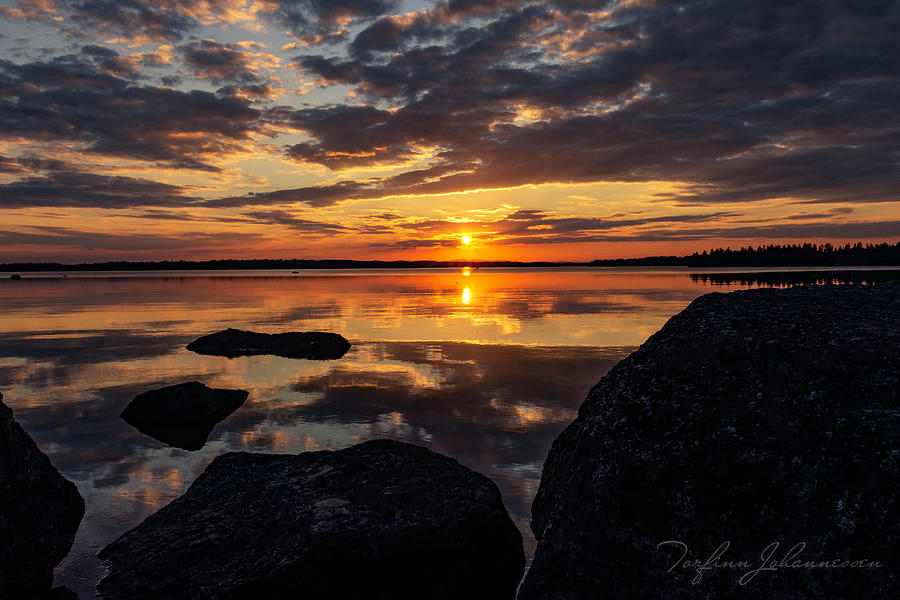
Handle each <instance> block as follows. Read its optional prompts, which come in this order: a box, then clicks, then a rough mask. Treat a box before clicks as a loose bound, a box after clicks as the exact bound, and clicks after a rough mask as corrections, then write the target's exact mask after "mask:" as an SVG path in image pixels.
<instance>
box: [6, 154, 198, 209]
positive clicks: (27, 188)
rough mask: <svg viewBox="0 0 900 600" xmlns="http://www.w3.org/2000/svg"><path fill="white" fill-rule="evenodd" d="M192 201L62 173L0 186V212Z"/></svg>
mask: <svg viewBox="0 0 900 600" xmlns="http://www.w3.org/2000/svg"><path fill="white" fill-rule="evenodd" d="M20 162H26V163H27V162H28V161H27V160H26V161H20ZM17 164H19V163H17ZM194 200H196V199H193V198H191V197H189V196H187V195H186V194H185V190H184V189H182V188H180V187H178V186H174V185H170V184H166V183H160V182H157V181H151V180H148V179H137V178H134V177H122V176H114V175H100V174H95V173H83V172H78V171H66V170H63V171H52V172H50V173H48V174H46V175H40V176H28V177H23V178H22V179H19V180H17V181H13V182H12V183H7V184H2V185H0V208H4V209H8V208H28V207H34V206H78V207H94V208H113V209H124V208H134V207H137V206H184V205H186V204H189V203H190V202H192V201H194Z"/></svg>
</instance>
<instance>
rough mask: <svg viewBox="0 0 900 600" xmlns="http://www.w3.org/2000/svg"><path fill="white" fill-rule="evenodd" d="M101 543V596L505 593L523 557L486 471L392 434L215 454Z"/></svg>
mask: <svg viewBox="0 0 900 600" xmlns="http://www.w3.org/2000/svg"><path fill="white" fill-rule="evenodd" d="M100 557H101V558H103V559H104V560H106V561H108V563H109V566H110V571H109V575H107V576H106V577H105V578H104V579H103V580H102V581H101V582H100V585H99V589H100V592H101V595H102V596H103V598H104V599H105V600H119V599H123V600H124V599H127V600H141V599H150V598H153V599H158V598H166V599H167V600H179V599H195V598H204V599H206V600H217V599H223V598H228V599H231V600H236V599H244V598H246V599H254V600H255V599H259V598H266V599H267V600H268V599H280V598H292V599H293V598H301V597H302V598H342V599H344V598H366V599H370V598H384V599H387V598H410V599H412V598H415V599H417V600H418V599H421V598H447V599H450V598H453V599H454V600H456V599H458V598H496V599H499V600H502V599H504V598H506V599H512V598H514V597H515V591H516V586H517V584H518V583H519V580H520V578H521V576H522V573H523V570H524V564H525V558H524V554H523V550H522V537H521V534H520V533H519V531H518V530H517V529H516V527H515V525H514V524H513V522H512V520H511V519H510V517H509V515H508V514H507V512H506V509H505V508H504V507H503V503H502V500H501V498H500V492H499V490H498V489H497V486H496V485H495V484H494V483H493V482H492V481H491V480H490V479H488V478H487V477H484V476H483V475H480V474H478V473H475V472H474V471H472V470H470V469H468V468H466V467H463V466H461V465H460V464H459V463H457V462H456V461H455V460H453V459H451V458H448V457H446V456H442V455H440V454H435V453H434V452H431V451H430V450H427V449H425V448H421V447H418V446H412V445H409V444H403V443H400V442H394V441H389V440H375V441H371V442H365V443H362V444H359V445H356V446H352V447H350V448H347V449H344V450H340V451H336V452H327V451H323V452H306V453H303V454H298V455H272V454H248V453H244V452H231V453H228V454H225V455H223V456H220V457H218V458H216V459H215V460H214V461H213V462H212V463H211V464H210V465H209V466H208V467H207V469H206V471H205V472H204V473H203V474H201V475H200V477H199V478H197V480H196V481H194V483H193V484H192V485H191V487H190V489H188V491H187V492H186V493H185V494H184V496H182V497H181V498H178V499H176V500H174V501H173V502H172V503H171V504H169V505H168V506H166V507H164V508H162V509H161V510H159V511H158V512H157V513H155V514H153V515H151V516H150V517H148V518H147V519H146V520H145V521H144V522H143V523H141V524H140V525H138V526H137V527H136V528H134V529H132V530H131V531H129V532H128V533H126V534H124V535H123V536H122V537H120V538H119V539H118V540H116V541H115V542H113V543H112V544H110V545H109V546H107V547H106V548H104V549H103V550H102V551H101V552H100Z"/></svg>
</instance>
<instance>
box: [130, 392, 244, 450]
mask: <svg viewBox="0 0 900 600" xmlns="http://www.w3.org/2000/svg"><path fill="white" fill-rule="evenodd" d="M247 395H248V392H247V391H245V390H223V389H214V388H209V387H206V386H205V385H203V384H202V383H200V382H199V381H189V382H187V383H179V384H178V385H172V386H169V387H164V388H160V389H158V390H150V391H147V392H144V393H142V394H138V395H137V396H135V398H134V400H132V401H131V402H130V403H129V404H128V406H126V407H125V410H124V411H122V419H124V420H125V421H126V422H127V423H128V424H129V425H131V426H133V427H134V428H135V429H137V430H138V431H140V432H141V433H145V434H147V435H149V436H150V437H153V438H156V439H157V440H159V441H161V442H163V443H165V444H169V445H170V446H175V447H176V448H183V449H185V450H199V449H200V448H202V447H203V445H204V444H206V440H207V438H208V437H209V434H210V433H211V432H212V430H213V427H215V426H216V423H218V422H219V421H221V420H222V419H224V418H225V417H227V416H228V415H230V414H231V413H233V412H234V411H236V410H237V409H238V407H240V406H241V404H243V403H244V400H246V399H247Z"/></svg>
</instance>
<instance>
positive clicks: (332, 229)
mask: <svg viewBox="0 0 900 600" xmlns="http://www.w3.org/2000/svg"><path fill="white" fill-rule="evenodd" d="M244 214H245V215H246V216H247V217H249V218H250V219H251V220H252V221H255V222H257V223H265V224H267V225H280V226H282V227H284V228H286V229H290V230H292V231H298V232H301V233H307V234H313V235H340V234H342V233H351V232H353V231H355V229H354V228H352V227H346V226H344V225H339V224H337V223H326V222H323V221H314V220H311V219H304V218H301V217H298V216H296V215H293V214H291V213H289V212H286V211H280V210H260V211H250V212H247V213H244Z"/></svg>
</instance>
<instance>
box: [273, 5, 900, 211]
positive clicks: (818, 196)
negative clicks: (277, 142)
mask: <svg viewBox="0 0 900 600" xmlns="http://www.w3.org/2000/svg"><path fill="white" fill-rule="evenodd" d="M456 4H457V3H448V4H442V5H440V6H439V7H438V8H436V9H434V11H431V12H426V13H420V14H419V15H418V16H417V17H415V18H411V19H401V18H396V17H385V18H383V19H381V20H379V21H376V22H375V23H374V24H373V25H372V26H371V27H369V28H368V29H366V30H364V31H363V32H362V33H360V34H359V35H358V36H357V38H356V40H355V41H354V42H353V44H352V47H351V54H352V58H349V59H348V58H339V57H335V58H325V57H323V56H320V55H312V56H304V57H299V58H298V60H297V65H298V66H299V67H300V68H302V69H303V70H305V71H308V72H310V73H312V74H314V75H316V76H317V77H319V78H321V79H322V80H323V81H324V82H327V83H340V84H350V85H354V86H356V87H357V89H358V91H359V92H360V93H361V94H363V96H364V97H367V98H369V99H370V102H371V105H370V106H360V105H353V106H350V105H347V106H332V107H323V108H319V109H312V110H300V111H296V112H295V113H294V114H293V115H291V116H289V117H287V118H285V119H284V121H285V122H288V123H290V124H292V125H293V126H294V127H296V128H297V129H299V130H302V131H305V132H307V133H308V134H309V135H310V136H311V137H312V140H311V141H308V142H304V143H302V144H297V145H294V146H291V147H290V148H289V149H288V154H289V155H290V156H291V157H293V158H295V159H297V160H301V161H303V162H315V163H319V164H322V165H325V166H327V167H330V168H333V169H340V168H345V167H349V166H358V165H364V164H371V163H377V162H384V161H395V160H402V159H406V158H408V157H410V156H411V155H413V154H414V153H415V152H416V149H417V148H419V147H434V146H436V147H438V148H441V149H442V151H441V152H440V153H439V154H438V156H437V161H438V162H436V163H435V165H434V167H435V168H438V167H439V168H443V169H445V171H446V172H445V174H442V175H439V176H434V175H426V174H422V175H421V176H420V177H419V178H418V181H415V178H407V180H406V181H403V182H402V185H399V183H400V180H399V179H397V178H386V179H384V180H382V181H380V182H377V183H372V182H370V185H369V187H368V189H367V190H365V191H364V192H362V193H363V194H364V195H365V196H366V197H377V195H378V194H381V195H390V194H393V193H446V192H452V191H460V190H465V189H473V188H485V187H509V186H515V185H524V184H540V183H546V182H561V183H579V182H594V181H659V180H662V181H676V182H679V181H680V182H683V183H684V184H685V185H684V188H683V189H682V190H680V191H679V192H677V193H674V194H670V195H667V196H664V197H660V200H664V201H667V202H673V201H674V202H678V203H681V204H684V205H692V204H696V205H699V204H713V203H732V202H752V201H759V200H765V199H772V198H790V199H794V200H795V201H807V202H885V201H896V200H897V199H898V196H897V194H896V187H897V181H898V167H897V165H898V156H900V130H898V129H897V121H896V108H895V107H896V105H897V103H898V101H900V75H898V73H900V53H898V52H897V51H896V50H897V45H896V41H895V34H896V31H897V30H898V28H900V7H898V5H897V4H896V3H892V2H871V3H863V4H850V3H836V2H820V1H818V0H797V1H791V2H783V1H781V0H778V1H775V0H768V1H759V2H752V3H751V2H738V3H735V2H726V1H724V0H723V1H703V2H700V1H697V2H653V1H649V0H648V1H644V2H627V3H625V2H623V3H612V2H610V3H606V2H593V3H591V2H557V3H541V4H537V3H521V2H519V3H506V2H498V3H492V4H490V6H489V8H491V9H497V10H496V11H495V12H487V9H486V8H484V7H482V8H478V9H476V8H475V4H474V3H459V4H458V6H456V7H455V8H454V5H456ZM563 9H565V10H563ZM591 9H594V10H596V9H608V10H609V11H611V13H610V15H608V16H604V15H599V14H597V13H592V12H591ZM472 11H476V12H472ZM473 16H474V17H477V19H480V20H481V21H483V23H482V24H481V25H479V26H474V25H476V23H477V21H472V20H471V19H470V18H471V17H473ZM467 19H469V20H467ZM423 40H429V42H428V43H430V44H431V45H427V43H423V42H422V41H423ZM386 103H389V104H393V105H394V109H393V110H385V109H384V108H376V106H378V107H382V106H385V104H386ZM464 165H465V166H464ZM472 165H476V166H475V168H472ZM304 193H307V194H315V190H314V189H311V188H307V189H306V190H304ZM348 197H359V196H358V195H351V196H348Z"/></svg>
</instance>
